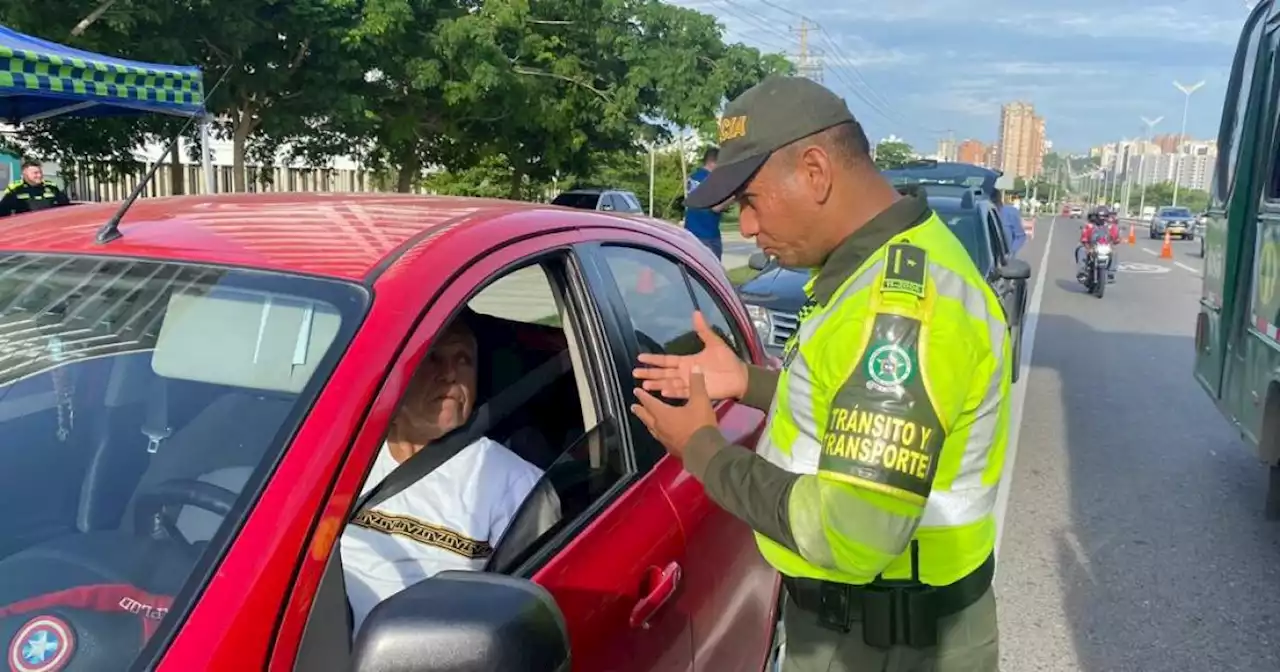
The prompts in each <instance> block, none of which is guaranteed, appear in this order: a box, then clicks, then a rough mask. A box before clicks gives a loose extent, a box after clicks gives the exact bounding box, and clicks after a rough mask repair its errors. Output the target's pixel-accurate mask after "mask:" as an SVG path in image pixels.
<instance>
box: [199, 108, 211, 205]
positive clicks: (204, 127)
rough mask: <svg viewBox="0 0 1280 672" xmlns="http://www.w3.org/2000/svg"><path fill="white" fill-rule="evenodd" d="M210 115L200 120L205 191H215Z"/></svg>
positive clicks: (209, 192) (208, 192) (207, 192)
mask: <svg viewBox="0 0 1280 672" xmlns="http://www.w3.org/2000/svg"><path fill="white" fill-rule="evenodd" d="M209 126H210V123H209V117H207V116H206V117H205V118H204V119H201V120H200V154H201V155H202V157H201V158H202V159H203V162H204V193H206V194H212V193H214V179H213V147H211V146H209V136H210V135H211V134H210V133H209Z"/></svg>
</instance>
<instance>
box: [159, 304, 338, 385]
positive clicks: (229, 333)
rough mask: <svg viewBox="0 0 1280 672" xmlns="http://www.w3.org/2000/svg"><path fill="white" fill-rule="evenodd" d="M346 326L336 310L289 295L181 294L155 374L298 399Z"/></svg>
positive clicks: (167, 322) (168, 318)
mask: <svg viewBox="0 0 1280 672" xmlns="http://www.w3.org/2000/svg"><path fill="white" fill-rule="evenodd" d="M340 323H341V316H340V315H339V313H338V311H337V309H336V308H334V307H333V306H331V305H329V304H327V303H323V302H319V301H313V300H309V299H302V298H298V297H294V296H290V295H285V294H277V293H272V292H262V291H255V290H245V289H238V288H228V287H215V288H213V289H212V290H210V291H208V292H207V293H186V292H174V293H173V295H172V296H170V297H169V309H168V311H167V312H166V313H165V317H164V322H163V323H161V325H160V335H159V337H158V338H157V340H156V347H155V351H154V352H153V353H152V356H151V369H152V370H153V371H155V373H156V374H157V375H159V376H163V377H165V378H171V379H177V380H191V381H196V382H201V383H212V384H215V385H226V386H231V387H239V388H245V389H251V390H264V391H272V392H287V393H293V394H296V393H298V392H300V391H302V387H303V386H304V385H306V383H307V380H309V379H310V378H311V374H312V373H314V372H315V369H316V366H317V365H318V364H319V362H320V359H321V358H322V357H324V354H325V352H326V351H327V350H328V349H329V346H330V345H332V344H333V341H334V339H335V338H336V337H337V334H338V327H339V325H340Z"/></svg>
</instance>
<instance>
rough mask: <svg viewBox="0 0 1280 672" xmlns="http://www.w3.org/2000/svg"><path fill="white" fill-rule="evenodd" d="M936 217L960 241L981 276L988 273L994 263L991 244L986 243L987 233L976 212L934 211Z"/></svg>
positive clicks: (956, 210)
mask: <svg viewBox="0 0 1280 672" xmlns="http://www.w3.org/2000/svg"><path fill="white" fill-rule="evenodd" d="M934 212H936V213H937V214H938V217H939V218H941V219H942V221H943V222H945V223H946V225H947V228H948V229H950V230H951V232H952V233H954V234H955V236H956V238H959V239H960V244H961V245H964V249H965V251H967V252H968V253H969V256H970V257H972V258H973V262H974V264H975V265H977V267H978V270H979V271H981V272H982V274H983V275H986V274H988V273H990V271H991V268H992V265H993V263H994V261H993V257H992V251H991V244H990V243H989V242H987V233H986V231H985V226H984V224H983V221H982V219H981V218H980V217H979V216H978V211H977V210H961V209H958V208H957V209H948V208H943V209H937V208H935V209H934Z"/></svg>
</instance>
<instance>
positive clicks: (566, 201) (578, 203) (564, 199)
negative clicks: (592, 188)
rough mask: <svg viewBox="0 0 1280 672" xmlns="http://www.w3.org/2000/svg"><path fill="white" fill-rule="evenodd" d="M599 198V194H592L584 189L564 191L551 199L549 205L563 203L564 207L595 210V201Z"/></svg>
mask: <svg viewBox="0 0 1280 672" xmlns="http://www.w3.org/2000/svg"><path fill="white" fill-rule="evenodd" d="M599 200H600V194H594V193H590V192H584V191H566V192H564V193H562V194H560V195H559V196H556V197H555V200H553V201H551V205H563V206H564V207H566V208H578V209H579V210H595V209H596V203H597V202H598V201H599Z"/></svg>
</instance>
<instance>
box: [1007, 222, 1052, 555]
mask: <svg viewBox="0 0 1280 672" xmlns="http://www.w3.org/2000/svg"><path fill="white" fill-rule="evenodd" d="M1057 223H1058V218H1057V217H1056V216H1055V217H1054V218H1053V219H1051V220H1049V230H1048V231H1046V232H1045V236H1044V252H1042V253H1041V254H1040V270H1039V271H1038V272H1037V273H1036V286H1035V289H1033V290H1031V302H1030V303H1029V304H1027V315H1026V317H1025V318H1024V321H1023V323H1022V362H1021V363H1020V365H1019V366H1018V382H1017V383H1015V384H1014V386H1013V387H1014V388H1015V389H1014V390H1013V399H1012V400H1011V401H1010V403H1009V442H1008V444H1006V445H1005V449H1004V473H1003V474H1001V475H1000V489H999V490H998V491H997V492H996V510H995V514H996V571H997V572H998V571H999V568H1000V543H1001V542H1002V541H1003V540H1004V523H1005V514H1006V512H1007V511H1008V510H1009V492H1010V490H1011V489H1012V488H1013V464H1014V462H1015V461H1016V460H1017V457H1018V435H1019V434H1020V433H1021V431H1022V409H1023V408H1024V407H1025V406H1026V404H1027V387H1028V386H1029V385H1030V384H1031V357H1032V353H1033V352H1034V350H1035V347H1036V327H1037V326H1039V324H1040V304H1041V303H1042V302H1043V301H1044V286H1045V281H1046V278H1047V276H1048V274H1049V259H1050V257H1049V248H1050V247H1053V227H1054V225H1055V224H1057Z"/></svg>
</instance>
